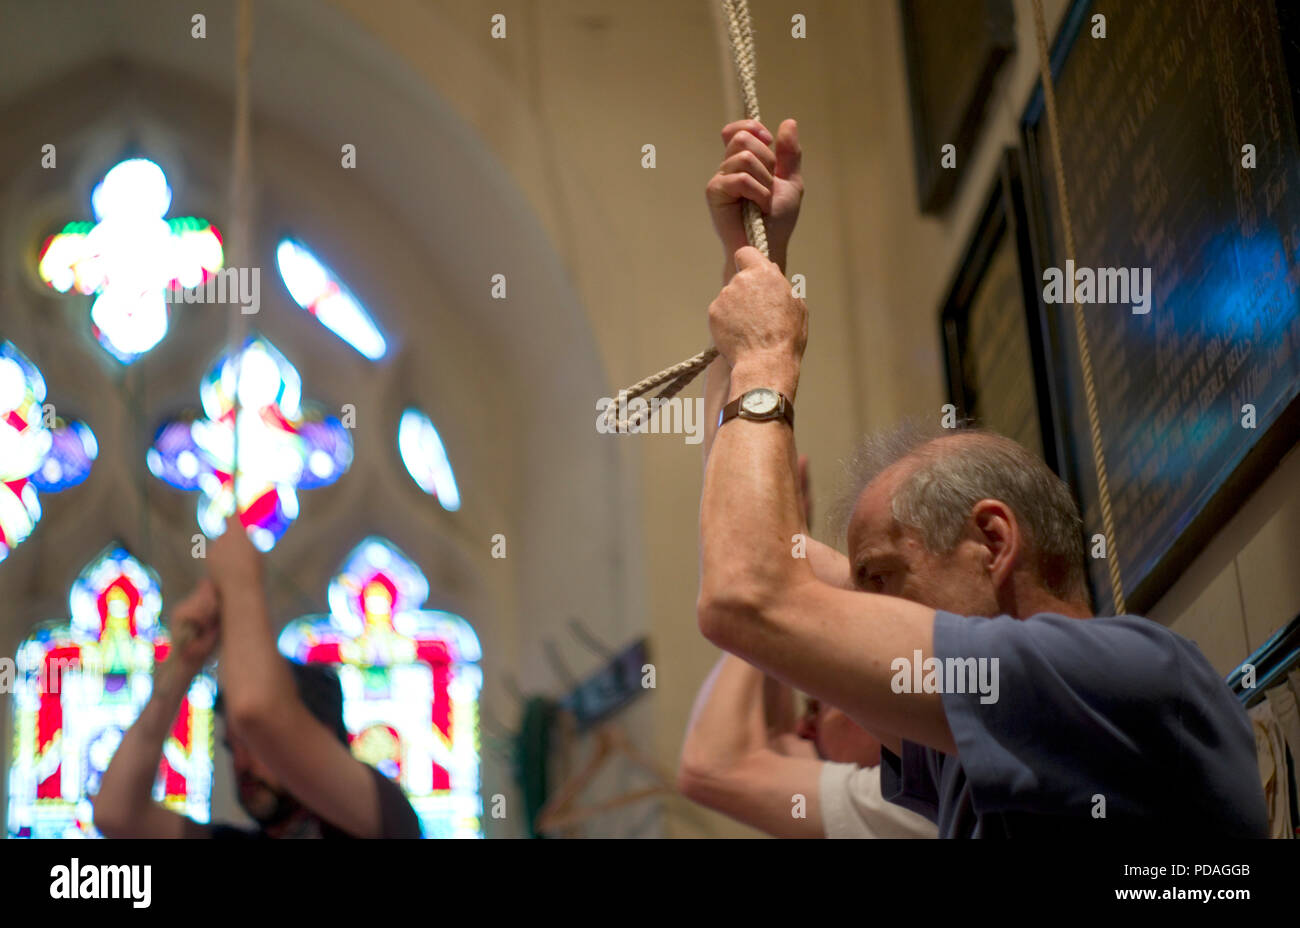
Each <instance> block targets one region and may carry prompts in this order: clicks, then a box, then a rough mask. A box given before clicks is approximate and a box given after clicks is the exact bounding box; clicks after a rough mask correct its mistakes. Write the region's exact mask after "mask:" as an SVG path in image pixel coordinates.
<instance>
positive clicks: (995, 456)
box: [831, 421, 1088, 599]
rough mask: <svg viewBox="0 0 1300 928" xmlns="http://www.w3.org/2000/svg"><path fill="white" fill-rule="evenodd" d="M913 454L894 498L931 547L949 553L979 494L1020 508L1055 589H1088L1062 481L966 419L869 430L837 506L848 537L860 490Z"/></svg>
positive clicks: (1079, 532)
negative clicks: (951, 425)
mask: <svg viewBox="0 0 1300 928" xmlns="http://www.w3.org/2000/svg"><path fill="white" fill-rule="evenodd" d="M903 460H908V461H912V462H915V464H914V466H913V468H912V470H911V472H910V473H909V474H908V475H907V476H906V477H905V478H904V479H903V481H902V483H900V484H899V486H898V488H897V490H896V491H895V493H894V497H893V499H892V500H891V501H890V509H891V511H892V512H893V516H894V520H895V521H896V522H897V523H898V524H900V525H904V526H907V527H909V528H913V529H916V530H917V531H918V532H919V533H920V535H921V541H922V543H923V544H924V545H925V547H926V550H928V551H930V552H932V553H934V554H947V553H948V552H950V551H952V550H953V549H954V548H955V547H956V546H957V542H958V541H959V540H960V539H961V536H962V532H963V531H964V530H965V528H966V522H967V519H968V518H969V517H970V513H971V510H972V509H973V508H974V506H975V504H976V503H978V502H979V501H980V500H982V499H996V500H999V501H1001V502H1003V503H1005V504H1006V505H1007V506H1008V507H1010V509H1011V511H1012V512H1013V513H1015V515H1016V519H1017V520H1018V521H1019V523H1020V527H1021V530H1022V531H1023V532H1024V534H1025V542H1026V547H1027V549H1028V554H1029V555H1030V557H1031V558H1033V562H1034V563H1035V565H1036V567H1037V573H1038V576H1039V578H1040V579H1041V580H1042V581H1043V583H1044V585H1045V586H1046V587H1047V588H1048V589H1049V590H1050V591H1051V592H1053V593H1054V594H1056V595H1057V596H1062V597H1065V598H1075V597H1078V596H1082V597H1084V598H1085V599H1086V598H1087V596H1088V593H1087V582H1086V575H1085V572H1084V557H1083V521H1082V520H1081V519H1080V518H1079V510H1078V507H1077V506H1076V505H1075V502H1074V497H1073V496H1072V495H1071V494H1070V490H1069V488H1068V487H1067V486H1066V485H1065V482H1064V481H1063V480H1061V478H1059V477H1058V476H1056V474H1054V473H1052V471H1051V470H1050V469H1049V468H1048V466H1047V465H1046V464H1044V463H1043V461H1042V460H1041V459H1039V458H1038V457H1035V456H1034V455H1032V454H1030V453H1029V452H1028V451H1026V450H1025V449H1024V448H1022V447H1021V446H1020V445H1019V444H1017V443H1016V442H1014V441H1012V440H1011V439H1010V438H1007V437H1005V436H1003V435H999V434H998V433H996V432H991V431H988V430H987V429H979V428H972V427H969V426H966V425H963V426H961V427H959V428H957V429H955V430H954V429H940V428H933V427H927V426H924V425H921V424H919V423H917V422H915V421H908V422H904V423H902V424H901V425H899V426H897V427H896V428H893V429H890V430H889V431H886V432H881V433H877V434H873V435H869V436H867V438H866V439H865V440H864V441H863V442H862V444H861V445H860V446H859V448H858V450H857V452H856V453H855V454H854V456H853V458H852V459H851V461H850V462H849V464H848V472H849V481H848V487H847V491H846V492H845V493H843V494H842V496H841V498H840V500H839V502H838V504H837V505H836V506H835V507H834V508H833V509H832V513H831V518H832V526H833V527H834V529H835V530H836V534H837V536H838V537H839V538H841V539H843V537H844V535H845V532H846V530H847V527H848V523H849V519H850V517H851V516H852V515H853V510H854V509H855V508H856V507H857V502H858V498H859V497H860V496H861V495H862V491H863V490H865V489H866V488H867V486H868V485H869V484H870V483H871V482H872V481H873V480H875V479H876V478H877V477H878V476H880V475H881V474H882V473H883V472H884V471H885V470H887V469H888V468H890V467H891V466H893V465H894V464H897V463H898V462H900V461H903Z"/></svg>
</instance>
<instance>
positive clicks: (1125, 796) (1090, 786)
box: [698, 246, 1267, 837]
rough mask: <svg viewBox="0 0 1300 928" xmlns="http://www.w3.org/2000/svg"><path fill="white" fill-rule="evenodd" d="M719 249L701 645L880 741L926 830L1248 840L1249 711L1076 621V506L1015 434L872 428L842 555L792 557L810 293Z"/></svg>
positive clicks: (890, 794) (1253, 798) (1117, 632)
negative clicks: (723, 260) (723, 263)
mask: <svg viewBox="0 0 1300 928" xmlns="http://www.w3.org/2000/svg"><path fill="white" fill-rule="evenodd" d="M734 264H735V268H736V274H735V276H734V277H732V278H731V280H730V282H729V283H727V284H726V286H725V287H724V288H723V290H722V292H721V293H720V294H719V295H718V297H717V299H715V300H714V302H713V303H712V305H711V306H710V307H709V328H710V331H711V333H712V335H713V343H714V345H716V346H717V348H718V350H719V352H720V353H721V355H722V358H723V359H724V360H725V362H726V364H727V365H728V366H729V367H730V379H729V382H728V384H727V388H726V390H727V395H726V405H725V407H724V410H723V413H722V424H721V425H720V426H719V428H718V433H717V435H716V437H715V440H714V442H713V447H712V449H711V453H710V455H709V460H708V465H707V468H706V473H705V480H704V492H703V499H702V502H701V513H700V545H701V564H702V568H701V570H702V580H701V588H700V594H699V599H698V621H699V627H700V630H701V632H702V633H703V634H704V636H705V637H706V638H707V639H708V640H710V641H711V642H713V643H714V644H716V645H718V646H719V647H721V648H723V649H724V650H727V651H729V652H731V653H732V654H735V655H737V656H738V657H740V658H742V659H743V660H744V661H746V662H748V663H750V664H752V665H754V666H756V667H758V668H760V669H761V670H763V671H765V672H766V673H768V674H769V675H771V676H774V677H776V678H777V679H779V680H782V681H784V682H785V683H787V684H789V685H790V686H793V687H797V688H798V689H801V690H804V691H805V692H807V693H809V694H810V695H812V696H814V697H815V698H818V699H821V700H823V701H825V702H828V703H830V704H832V705H835V706H838V707H840V708H842V709H843V710H844V711H846V712H847V713H848V714H849V715H850V716H851V717H852V718H853V719H854V720H855V721H857V722H858V723H859V724H860V725H862V726H863V727H864V728H865V729H867V730H868V731H870V732H872V733H873V734H875V735H877V736H879V737H880V738H881V740H882V741H883V742H884V743H885V744H886V746H887V748H888V750H886V751H885V752H884V771H883V775H882V788H883V790H884V792H885V795H886V797H887V798H890V799H892V800H893V801H895V802H897V803H899V804H900V805H903V806H905V807H907V808H910V809H912V810H914V811H916V812H919V813H921V814H923V815H925V816H926V817H928V818H930V819H931V820H932V821H934V822H936V823H937V825H938V829H939V834H940V836H942V837H992V836H998V837H1002V836H1048V835H1051V836H1053V837H1060V836H1063V835H1070V836H1076V837H1088V836H1097V837H1106V836H1112V837H1113V836H1117V835H1121V834H1123V835H1135V834H1136V835H1168V834H1182V835H1190V834H1195V835H1197V836H1199V837H1204V836H1207V835H1215V836H1239V837H1256V836H1258V837H1263V836H1265V835H1266V833H1267V831H1266V819H1265V808H1264V800H1263V795H1262V792H1261V789H1260V785H1259V780H1258V776H1257V773H1256V761H1255V751H1254V742H1253V739H1252V736H1251V729H1250V726H1249V724H1248V722H1247V719H1246V716H1245V714H1244V712H1243V710H1242V709H1241V707H1240V706H1239V705H1238V704H1237V702H1236V701H1235V699H1234V698H1233V697H1232V695H1231V693H1230V692H1229V691H1228V689H1227V688H1226V686H1225V685H1224V684H1223V681H1222V680H1220V679H1219V677H1218V676H1217V674H1216V673H1215V672H1214V670H1213V668H1211V666H1210V665H1209V663H1208V662H1207V661H1206V660H1205V657H1204V656H1203V655H1202V654H1201V653H1200V651H1199V650H1198V649H1197V648H1196V646H1195V645H1194V644H1192V643H1191V642H1190V641H1187V640H1186V639H1184V638H1182V637H1181V636H1179V635H1176V634H1174V633H1172V632H1170V631H1169V630H1168V629H1166V628H1164V627H1163V626H1160V625H1158V624H1156V623H1154V622H1151V621H1148V620H1146V619H1143V618H1139V617H1136V616H1128V615H1124V616H1114V617H1105V618H1092V617H1091V616H1092V613H1091V609H1090V606H1089V601H1088V595H1087V592H1086V586H1085V579H1084V577H1085V574H1084V560H1083V547H1082V540H1081V532H1080V524H1079V518H1078V514H1077V511H1076V508H1075V506H1074V503H1073V500H1072V498H1071V497H1070V494H1069V492H1068V491H1067V489H1066V487H1065V486H1064V484H1062V483H1061V481H1060V480H1059V479H1058V478H1057V477H1056V476H1055V475H1053V474H1052V473H1051V472H1050V471H1049V470H1048V469H1047V467H1046V466H1045V465H1044V464H1043V463H1042V462H1041V461H1039V460H1038V459H1037V458H1035V457H1033V456H1032V455H1030V454H1029V453H1028V452H1026V451H1025V450H1024V449H1022V448H1021V447H1020V446H1019V445H1017V444H1015V443H1014V442H1012V441H1010V440H1009V439H1006V438H1003V437H1001V436H998V435H994V434H991V433H988V432H979V431H966V432H949V433H946V434H938V435H937V436H931V435H926V434H916V433H911V434H909V433H907V432H905V431H904V432H898V433H895V434H893V435H891V436H887V437H885V438H883V439H876V440H874V441H872V442H871V443H869V445H868V447H867V448H866V449H865V450H866V453H865V455H864V458H863V465H862V466H861V467H860V468H859V473H858V485H857V488H858V490H859V491H860V492H857V493H855V495H854V499H853V502H852V503H851V505H850V507H849V508H850V516H851V517H850V522H849V529H848V549H849V557H848V558H847V559H844V558H843V557H840V556H839V555H837V554H836V553H834V552H831V551H829V550H826V549H824V548H823V546H819V545H817V544H816V543H815V542H813V541H811V540H809V541H808V543H807V551H808V555H809V556H808V557H807V558H803V557H798V556H793V554H792V552H793V551H795V550H796V548H795V546H793V545H792V544H791V539H792V537H794V536H795V535H797V534H799V533H801V531H802V527H803V518H802V516H801V514H800V511H799V501H798V490H797V486H796V479H795V471H796V468H795V461H796V454H795V444H794V430H793V418H794V403H795V399H796V395H797V391H798V386H799V374H800V367H801V364H802V360H803V353H804V346H805V344H806V343H807V338H808V315H807V308H806V306H805V305H804V303H803V301H802V300H799V299H796V298H795V297H794V296H793V295H792V293H791V288H790V285H789V283H787V281H786V280H785V277H784V276H783V274H782V271H781V269H780V268H779V267H778V266H777V265H776V264H774V263H772V262H770V261H768V260H767V259H766V258H764V257H763V256H762V255H761V254H760V253H759V252H758V251H757V250H755V249H753V248H750V247H748V246H746V247H742V248H739V249H738V250H737V251H736V252H735V257H734ZM819 558H820V559H823V560H825V559H831V560H833V561H835V562H836V565H837V566H835V567H834V570H833V573H834V575H836V576H838V577H839V578H841V579H840V581H839V582H826V581H825V580H824V579H819V574H822V575H824V574H825V571H826V568H825V567H823V568H818V569H815V568H814V566H813V563H812V562H813V561H814V560H816V559H819Z"/></svg>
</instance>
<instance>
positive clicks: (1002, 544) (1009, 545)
mask: <svg viewBox="0 0 1300 928" xmlns="http://www.w3.org/2000/svg"><path fill="white" fill-rule="evenodd" d="M971 524H972V525H973V527H974V530H975V533H976V536H977V540H978V541H979V543H980V544H981V545H983V546H984V548H985V550H986V551H987V552H988V564H987V567H988V571H989V577H990V579H991V580H992V581H993V584H994V586H998V587H1001V586H1002V584H1003V583H1005V582H1006V581H1007V580H1008V579H1010V577H1011V572H1012V571H1013V570H1015V567H1016V564H1017V563H1018V562H1019V560H1020V554H1021V550H1020V549H1021V545H1022V544H1023V542H1024V539H1023V538H1022V537H1021V534H1020V524H1019V523H1018V522H1017V521H1016V516H1015V513H1013V512H1012V511H1011V507H1010V506H1008V505H1007V504H1006V503H1004V502H1002V501H1001V500H996V499H982V500H980V501H979V502H978V503H976V504H975V506H974V508H973V509H972V510H971Z"/></svg>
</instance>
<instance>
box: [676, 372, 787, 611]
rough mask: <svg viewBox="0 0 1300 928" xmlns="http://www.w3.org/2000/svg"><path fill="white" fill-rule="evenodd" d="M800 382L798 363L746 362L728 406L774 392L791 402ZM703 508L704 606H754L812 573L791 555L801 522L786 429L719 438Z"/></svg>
mask: <svg viewBox="0 0 1300 928" xmlns="http://www.w3.org/2000/svg"><path fill="white" fill-rule="evenodd" d="M798 379H799V377H798V366H797V364H795V363H790V364H783V363H781V362H778V361H769V362H765V363H755V364H746V363H743V362H742V363H741V364H739V365H737V367H736V368H735V369H734V370H732V372H731V380H730V390H729V392H728V400H731V399H735V398H736V397H738V396H740V395H741V394H743V393H745V392H746V391H747V390H750V389H753V388H755V387H770V388H772V389H774V390H778V391H779V392H781V393H783V394H784V395H785V396H786V397H787V398H789V399H790V400H791V401H793V399H794V395H795V392H796V390H797V387H798ZM700 508H701V513H700V519H701V521H700V536H701V537H700V549H701V573H702V581H701V591H700V595H701V600H702V601H704V602H715V603H721V602H726V601H728V600H738V601H741V602H751V603H752V602H754V601H755V600H756V599H760V598H762V597H764V596H766V595H770V594H771V593H773V592H774V591H776V590H779V589H780V588H782V587H785V586H787V585H789V584H790V583H792V582H793V581H794V580H796V579H800V578H802V576H803V575H804V574H805V573H807V574H810V573H811V571H810V568H809V566H808V564H807V561H806V560H804V559H802V558H796V557H794V556H793V552H792V545H793V541H792V538H793V536H794V535H796V534H798V533H799V532H801V531H802V530H803V516H802V514H801V513H800V512H799V502H798V494H797V491H796V487H795V468H794V436H793V434H792V432H791V430H790V428H789V427H788V426H787V425H785V423H784V422H779V421H771V422H750V421H746V420H743V419H733V420H732V421H731V422H729V423H727V425H726V426H724V427H723V428H720V429H719V430H718V433H717V435H716V436H715V437H714V441H713V447H712V449H711V452H710V455H709V463H708V467H707V469H706V471H705V478H704V494H703V500H702V503H701V507H700Z"/></svg>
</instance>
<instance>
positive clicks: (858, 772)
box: [818, 762, 937, 838]
mask: <svg viewBox="0 0 1300 928" xmlns="http://www.w3.org/2000/svg"><path fill="white" fill-rule="evenodd" d="M880 776H881V768H880V767H859V766H858V765H857V764H836V763H829V762H828V763H823V764H822V770H821V777H820V792H819V794H818V795H819V797H820V800H821V809H822V832H823V833H824V834H825V835H826V837H828V838H933V837H935V836H936V834H937V830H936V828H935V826H934V824H933V823H932V822H930V821H929V820H928V819H926V818H923V817H922V816H920V815H917V814H916V813H915V812H911V811H908V810H907V809H904V808H903V807H902V806H898V805H895V804H894V803H892V802H889V801H888V800H886V799H885V798H884V796H883V795H882V794H881V792H880Z"/></svg>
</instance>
